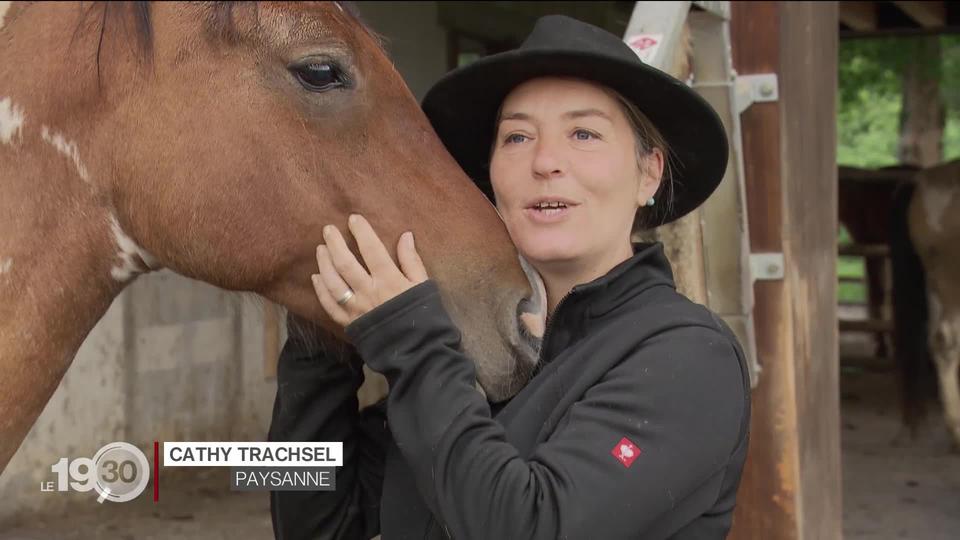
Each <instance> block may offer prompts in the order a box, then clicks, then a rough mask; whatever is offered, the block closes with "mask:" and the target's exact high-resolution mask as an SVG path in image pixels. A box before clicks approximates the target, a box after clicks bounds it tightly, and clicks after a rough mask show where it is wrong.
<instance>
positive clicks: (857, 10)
mask: <svg viewBox="0 0 960 540" xmlns="http://www.w3.org/2000/svg"><path fill="white" fill-rule="evenodd" d="M840 22H842V23H843V24H845V25H847V26H849V27H850V28H852V29H854V30H860V31H863V30H876V29H877V4H876V2H840Z"/></svg>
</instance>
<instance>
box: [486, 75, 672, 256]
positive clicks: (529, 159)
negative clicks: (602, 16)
mask: <svg viewBox="0 0 960 540" xmlns="http://www.w3.org/2000/svg"><path fill="white" fill-rule="evenodd" d="M647 159H648V160H650V161H651V163H650V164H649V165H648V166H645V167H644V169H647V170H648V171H649V172H652V173H654V174H655V177H654V176H653V175H651V174H644V173H643V172H641V170H640V167H639V165H638V163H637V151H636V139H635V135H634V133H633V129H632V128H631V126H630V122H629V120H628V119H627V117H626V115H625V114H624V112H623V109H622V107H621V106H620V104H619V103H618V102H617V100H616V99H615V98H614V97H613V96H612V95H611V94H608V93H607V92H605V91H604V90H603V89H602V88H601V87H600V86H598V85H596V84H593V83H590V82H586V81H580V80H573V79H560V78H541V79H533V80H531V81H528V82H526V83H524V84H522V85H520V86H518V87H517V88H515V89H514V90H513V91H512V92H511V93H510V94H509V95H508V96H507V98H506V99H505V100H504V103H503V107H502V112H501V122H500V125H499V128H498V130H497V135H496V140H495V141H494V150H493V156H492V159H491V164H490V179H491V182H492V184H493V190H494V194H495V196H496V201H497V208H498V210H499V211H500V214H501V215H502V217H503V219H504V221H505V222H506V225H507V229H508V230H509V232H510V235H511V237H512V238H513V241H514V243H515V244H516V245H517V249H518V250H519V251H520V252H521V253H522V254H523V255H524V256H525V257H526V258H527V260H529V261H530V262H531V263H533V264H534V266H537V267H538V269H542V268H545V267H546V266H548V265H556V264H561V265H564V266H567V265H569V264H574V265H577V264H578V263H581V264H582V263H584V262H586V261H606V260H608V259H609V258H611V256H613V257H616V254H618V253H619V254H623V253H626V256H627V257H629V255H630V254H631V250H630V233H631V229H632V226H633V220H634V216H635V214H636V211H637V208H638V207H639V206H640V205H642V204H645V203H646V201H647V199H649V198H650V197H651V196H652V195H653V194H654V193H655V192H656V189H657V186H658V185H659V178H660V172H661V171H662V168H663V160H662V154H661V153H660V152H659V150H656V151H654V152H653V153H651V155H650V157H649V158H647ZM621 260H622V258H621ZM616 262H619V261H616ZM541 271H542V270H541Z"/></svg>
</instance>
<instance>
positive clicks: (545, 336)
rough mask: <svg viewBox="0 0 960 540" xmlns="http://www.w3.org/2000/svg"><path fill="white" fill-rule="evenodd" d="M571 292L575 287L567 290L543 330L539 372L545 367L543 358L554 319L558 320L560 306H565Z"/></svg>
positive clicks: (538, 361)
mask: <svg viewBox="0 0 960 540" xmlns="http://www.w3.org/2000/svg"><path fill="white" fill-rule="evenodd" d="M571 294H573V289H570V290H569V291H567V294H565V295H563V298H561V299H560V301H559V302H557V307H556V308H554V310H553V313H552V314H551V317H549V318H548V319H547V327H546V329H545V330H544V331H543V342H542V343H541V345H540V354H539V355H538V356H539V358H537V365H538V366H539V367H538V368H537V371H538V372H539V371H540V370H541V369H543V360H544V355H545V354H546V352H547V345H548V344H549V341H548V339H549V338H550V330H552V329H553V326H554V324H553V321H555V320H557V313H560V307H561V306H563V303H564V302H565V301H566V300H567V298H570V295H571Z"/></svg>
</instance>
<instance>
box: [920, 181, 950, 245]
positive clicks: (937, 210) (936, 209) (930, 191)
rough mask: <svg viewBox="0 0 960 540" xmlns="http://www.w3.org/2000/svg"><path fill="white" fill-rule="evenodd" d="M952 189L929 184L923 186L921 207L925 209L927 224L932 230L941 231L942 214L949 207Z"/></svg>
mask: <svg viewBox="0 0 960 540" xmlns="http://www.w3.org/2000/svg"><path fill="white" fill-rule="evenodd" d="M953 193H954V190H953V189H950V188H945V189H944V188H940V187H934V186H933V185H931V184H927V185H924V186H923V207H924V208H925V209H926V210H927V225H929V226H930V229H931V230H933V231H934V232H938V233H939V232H942V231H943V224H942V223H941V221H942V220H943V215H944V214H945V213H946V211H947V208H949V207H950V200H951V199H953Z"/></svg>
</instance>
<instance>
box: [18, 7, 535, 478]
mask: <svg viewBox="0 0 960 540" xmlns="http://www.w3.org/2000/svg"><path fill="white" fill-rule="evenodd" d="M354 212H357V213H361V214H363V215H364V216H366V217H367V218H368V219H369V220H370V221H371V223H372V224H373V225H374V227H375V228H376V229H377V231H378V232H379V233H380V235H381V238H383V239H384V241H385V243H386V244H387V245H388V246H389V247H390V250H391V252H393V251H394V250H395V246H396V241H397V239H398V238H399V235H400V234H401V233H402V232H403V231H404V230H407V229H409V230H412V231H414V233H415V235H416V238H417V245H418V248H419V250H420V252H421V254H422V255H423V259H424V260H425V261H426V263H427V265H428V271H429V273H430V275H431V277H433V278H435V279H436V280H437V281H438V282H439V283H440V285H441V288H442V289H443V291H444V300H445V302H446V303H447V305H448V307H449V308H450V311H451V314H452V316H453V318H454V320H455V321H456V322H457V323H458V324H459V325H460V326H461V327H462V328H465V329H469V332H465V333H464V343H463V345H464V349H465V351H466V352H467V353H468V354H469V355H470V356H471V357H472V358H475V359H476V360H477V377H478V382H479V383H480V385H481V386H482V388H483V389H484V390H485V391H486V392H487V395H488V397H489V398H490V399H492V400H502V399H504V398H507V397H509V396H511V395H512V394H514V393H515V392H516V391H517V390H518V389H519V388H520V387H521V386H522V384H523V383H525V381H526V379H527V377H528V374H529V372H530V370H531V368H532V366H533V364H534V363H535V361H536V353H535V347H534V346H532V344H531V343H532V340H530V339H528V338H527V337H526V336H527V335H528V334H530V333H532V334H534V335H535V334H537V332H538V331H539V329H540V328H541V327H542V320H543V309H542V308H541V306H542V305H543V297H542V292H540V291H541V290H542V286H541V285H539V284H535V285H533V286H531V279H532V280H533V281H536V280H535V278H528V275H529V274H528V275H525V273H524V268H522V266H521V264H520V261H519V259H518V255H517V252H516V250H515V248H514V247H513V245H512V243H511V242H510V239H509V237H508V235H507V232H506V228H505V227H504V226H503V224H502V222H501V221H500V219H499V217H498V215H497V213H496V211H495V209H494V208H493V206H492V205H490V204H489V202H488V201H487V200H486V199H485V198H484V196H483V195H482V194H481V192H480V191H479V190H478V189H476V188H475V187H474V186H473V184H472V183H471V182H470V181H469V179H468V178H467V177H466V176H465V174H464V173H463V172H462V171H461V170H460V168H459V167H458V166H457V165H456V163H455V162H454V160H453V159H452V158H451V157H450V156H449V154H448V153H447V152H446V150H445V149H444V147H443V145H442V143H441V142H440V141H439V139H438V138H437V137H436V135H435V133H434V132H433V130H432V129H431V127H430V124H429V122H428V121H427V119H426V117H425V116H424V115H423V113H422V112H421V110H420V108H419V107H418V105H417V102H416V100H415V99H414V97H413V96H412V95H411V93H410V91H409V89H408V88H407V87H406V85H405V84H404V82H403V80H402V79H401V77H400V75H399V74H398V73H397V71H396V70H395V69H394V67H393V65H392V64H391V62H390V61H389V59H388V58H387V57H386V55H385V54H384V52H383V51H382V49H381V48H380V45H379V43H378V41H377V39H376V38H375V37H374V36H373V35H372V34H371V33H370V32H368V31H367V30H366V29H365V27H364V26H363V25H362V24H361V23H360V22H359V21H358V20H357V19H356V18H355V17H354V16H353V15H352V14H351V13H350V12H349V11H348V10H347V11H345V9H344V7H343V6H341V5H340V4H338V3H290V4H272V3H263V4H259V5H258V4H248V3H237V4H233V3H208V2H203V3H193V2H191V3H186V2H184V3H166V2H159V3H145V2H127V3H112V2H111V3H101V2H94V3H72V4H68V3H46V2H38V3H23V4H21V3H18V2H13V3H12V4H11V3H9V2H0V231H2V233H0V471H2V470H3V468H4V467H5V466H6V464H7V463H8V461H9V460H10V458H11V456H12V455H13V453H14V452H15V451H16V449H17V448H18V446H19V445H20V443H21V441H22V440H23V438H24V436H25V435H26V433H27V432H28V430H29V429H30V427H31V426H32V424H33V423H34V421H35V420H36V418H37V416H38V415H39V414H40V412H41V410H42V409H43V407H44V404H45V403H46V402H47V400H48V399H49V398H50V396H51V394H52V393H53V391H54V390H55V389H56V387H57V385H58V383H59V381H60V379H61V377H62V376H63V374H64V372H65V371H66V370H67V368H68V367H69V366H70V363H71V361H72V359H73V357H74V355H75V353H76V351H77V349H78V348H79V346H80V344H81V343H82V342H83V340H84V338H85V337H86V335H87V334H88V332H89V331H90V330H91V329H92V328H93V327H94V325H95V324H96V323H97V321H98V320H99V319H100V318H101V317H102V315H103V314H104V312H105V311H106V310H107V308H108V307H109V306H110V304H111V302H112V301H113V299H114V298H116V296H117V295H118V294H119V293H120V292H121V291H122V290H123V289H124V287H125V286H126V285H128V284H129V283H130V282H131V280H133V279H135V277H136V276H137V275H139V274H142V273H144V272H149V271H151V270H155V269H159V268H162V267H165V268H169V269H172V270H174V271H176V272H178V273H181V274H183V275H185V276H188V277H191V278H195V279H199V280H203V281H206V282H208V283H211V284H213V285H216V286H219V287H222V288H224V289H228V290H236V291H253V292H256V293H259V294H261V295H263V296H264V297H266V298H268V299H270V300H272V301H274V302H277V303H279V304H282V305H283V306H286V307H287V308H288V309H289V310H290V311H291V312H292V313H294V314H296V315H298V316H301V317H304V318H307V319H311V320H314V321H318V322H319V323H320V324H321V325H322V326H325V327H326V328H328V329H332V330H333V331H336V330H335V326H334V325H333V324H332V323H331V322H330V321H329V320H327V319H326V316H325V315H324V313H323V310H322V309H321V307H320V305H319V303H318V302H317V301H316V297H315V295H314V293H313V290H312V287H311V284H310V274H311V273H312V272H313V271H314V269H315V267H316V262H315V258H314V253H315V251H314V250H315V247H316V246H317V244H319V243H320V242H321V241H322V236H321V232H320V231H321V227H322V226H323V225H325V224H327V223H332V224H336V225H338V226H340V227H341V230H346V227H345V223H346V218H347V216H348V215H349V214H350V213H354ZM351 247H352V248H354V249H355V246H351ZM394 254H395V253H394ZM532 290H533V291H538V292H540V294H536V295H533V299H532V300H531V299H530V298H531V291H532ZM531 314H534V315H531ZM521 315H522V316H523V319H524V320H525V321H533V323H532V324H531V325H529V327H526V328H525V327H524V325H523V324H521V323H519V322H518V319H519V318H520V316H521ZM340 335H341V336H342V333H341V334H340ZM91 391H93V389H91Z"/></svg>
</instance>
